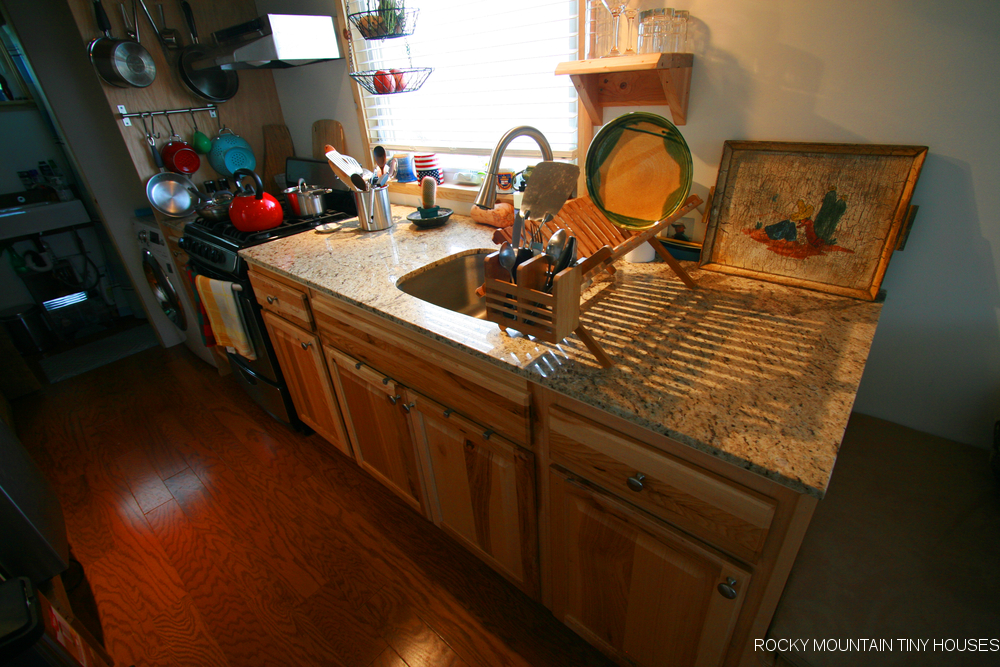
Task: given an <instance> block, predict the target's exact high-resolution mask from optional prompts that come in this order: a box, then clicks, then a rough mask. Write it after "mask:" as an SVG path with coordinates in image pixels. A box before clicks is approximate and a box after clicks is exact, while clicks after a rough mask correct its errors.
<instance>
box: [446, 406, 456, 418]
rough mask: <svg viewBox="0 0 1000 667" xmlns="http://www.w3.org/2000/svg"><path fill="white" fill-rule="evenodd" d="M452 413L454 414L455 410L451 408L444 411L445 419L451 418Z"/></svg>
mask: <svg viewBox="0 0 1000 667" xmlns="http://www.w3.org/2000/svg"><path fill="white" fill-rule="evenodd" d="M452 412H454V410H452V409H451V408H448V409H447V410H445V411H444V418H445V419H447V418H448V417H451V413H452Z"/></svg>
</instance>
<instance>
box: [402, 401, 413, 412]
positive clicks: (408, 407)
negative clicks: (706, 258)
mask: <svg viewBox="0 0 1000 667" xmlns="http://www.w3.org/2000/svg"><path fill="white" fill-rule="evenodd" d="M414 406H416V403H405V404H404V405H403V412H405V413H406V414H410V410H412V409H413V408H414Z"/></svg>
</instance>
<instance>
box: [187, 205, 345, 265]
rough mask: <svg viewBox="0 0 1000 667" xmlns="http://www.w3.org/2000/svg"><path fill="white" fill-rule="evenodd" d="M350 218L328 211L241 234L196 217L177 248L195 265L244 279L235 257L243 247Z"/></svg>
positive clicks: (230, 226) (228, 225)
mask: <svg viewBox="0 0 1000 667" xmlns="http://www.w3.org/2000/svg"><path fill="white" fill-rule="evenodd" d="M349 217H350V215H349V214H347V213H342V212H340V211H327V212H326V213H324V214H323V215H318V216H316V217H313V218H305V219H302V218H297V219H292V220H288V219H286V220H285V221H284V222H282V223H281V224H280V225H279V226H277V227H275V228H273V229H267V230H264V231H261V232H241V231H239V230H238V229H236V227H234V226H233V223H231V222H229V221H228V220H220V221H213V220H206V219H205V218H197V219H195V220H194V221H192V222H189V223H187V225H185V226H184V236H183V237H181V239H180V241H179V245H180V247H181V249H183V250H184V252H186V253H187V254H188V255H189V256H190V257H191V258H192V259H193V260H194V261H195V265H196V266H200V267H206V266H207V267H211V268H212V269H215V270H216V271H219V272H222V273H224V274H228V275H231V276H233V277H238V278H245V273H246V266H245V262H243V261H242V260H241V259H240V257H239V255H238V254H237V253H238V252H239V251H240V250H242V249H243V248H249V247H251V246H255V245H260V244H261V243H266V242H268V241H273V240H274V239H280V238H284V237H286V236H291V235H292V234H298V233H300V232H306V231H309V230H310V229H313V228H315V227H316V226H318V225H322V224H326V223H328V222H337V221H339V220H345V219H347V218H349Z"/></svg>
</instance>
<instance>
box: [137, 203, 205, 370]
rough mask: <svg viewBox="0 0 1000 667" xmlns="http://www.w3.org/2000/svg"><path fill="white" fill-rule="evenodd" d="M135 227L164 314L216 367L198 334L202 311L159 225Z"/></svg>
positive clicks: (145, 268) (143, 221)
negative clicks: (190, 295)
mask: <svg viewBox="0 0 1000 667" xmlns="http://www.w3.org/2000/svg"><path fill="white" fill-rule="evenodd" d="M132 226H133V228H134V229H135V234H136V238H137V239H138V241H139V252H140V253H141V254H142V272H143V275H145V277H146V283H147V284H148V286H149V289H150V290H151V291H152V293H153V296H154V297H155V298H156V302H157V303H158V304H159V306H160V309H161V311H162V312H163V314H164V315H166V316H167V319H168V320H170V322H171V323H172V324H173V325H174V327H176V329H177V334H178V338H179V339H180V340H182V341H184V344H185V345H187V346H188V348H189V349H190V350H191V351H192V352H194V353H195V354H196V355H197V356H198V357H199V358H201V359H203V360H204V361H205V362H206V363H208V364H211V365H212V366H215V365H216V363H215V358H214V356H213V355H212V350H211V349H210V348H208V347H206V345H205V342H204V340H203V339H202V337H201V333H200V332H199V331H198V311H197V309H196V307H195V305H194V304H193V303H192V302H191V298H190V297H189V296H188V293H187V290H185V289H184V281H186V280H187V279H188V278H187V276H185V275H182V274H181V273H180V272H178V270H177V267H176V265H175V264H174V260H173V257H171V255H170V248H169V247H168V246H167V242H166V240H165V239H164V238H163V234H161V233H160V227H159V225H157V223H156V221H155V220H147V219H141V218H135V219H133V220H132Z"/></svg>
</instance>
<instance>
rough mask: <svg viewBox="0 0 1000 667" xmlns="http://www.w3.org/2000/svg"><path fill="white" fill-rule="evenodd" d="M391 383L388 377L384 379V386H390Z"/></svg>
mask: <svg viewBox="0 0 1000 667" xmlns="http://www.w3.org/2000/svg"><path fill="white" fill-rule="evenodd" d="M389 382H390V380H389V378H387V377H384V378H382V384H384V385H388V384H389Z"/></svg>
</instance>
